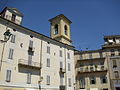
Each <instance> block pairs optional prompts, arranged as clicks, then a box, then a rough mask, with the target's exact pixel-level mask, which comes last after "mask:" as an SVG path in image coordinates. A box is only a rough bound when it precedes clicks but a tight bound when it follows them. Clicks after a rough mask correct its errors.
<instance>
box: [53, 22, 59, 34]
mask: <svg viewBox="0 0 120 90" xmlns="http://www.w3.org/2000/svg"><path fill="white" fill-rule="evenodd" d="M54 34H55V35H56V34H58V24H56V25H55V31H54Z"/></svg>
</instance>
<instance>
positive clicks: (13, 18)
mask: <svg viewBox="0 0 120 90" xmlns="http://www.w3.org/2000/svg"><path fill="white" fill-rule="evenodd" d="M15 18H16V15H14V14H12V17H11V21H14V22H15Z"/></svg>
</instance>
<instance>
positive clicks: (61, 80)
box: [60, 74, 64, 85]
mask: <svg viewBox="0 0 120 90" xmlns="http://www.w3.org/2000/svg"><path fill="white" fill-rule="evenodd" d="M63 79H64V74H60V85H63Z"/></svg>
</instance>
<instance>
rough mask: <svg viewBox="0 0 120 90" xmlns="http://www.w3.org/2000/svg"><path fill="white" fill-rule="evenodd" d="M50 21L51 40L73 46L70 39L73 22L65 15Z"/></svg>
mask: <svg viewBox="0 0 120 90" xmlns="http://www.w3.org/2000/svg"><path fill="white" fill-rule="evenodd" d="M49 21H50V23H51V26H50V27H51V28H50V30H51V35H50V36H51V38H53V39H55V40H58V41H60V42H62V43H65V44H68V45H71V42H72V41H71V39H70V24H71V23H72V22H71V21H70V20H69V19H68V18H67V17H66V16H64V15H63V14H60V15H58V16H56V17H54V18H52V19H50V20H49Z"/></svg>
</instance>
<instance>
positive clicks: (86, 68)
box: [77, 65, 107, 73]
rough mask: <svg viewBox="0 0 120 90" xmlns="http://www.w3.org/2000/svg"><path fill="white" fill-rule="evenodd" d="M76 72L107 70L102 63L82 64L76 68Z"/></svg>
mask: <svg viewBox="0 0 120 90" xmlns="http://www.w3.org/2000/svg"><path fill="white" fill-rule="evenodd" d="M77 71H78V73H86V72H101V71H107V68H106V67H105V66H104V65H93V66H83V67H80V68H78V69H77Z"/></svg>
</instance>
